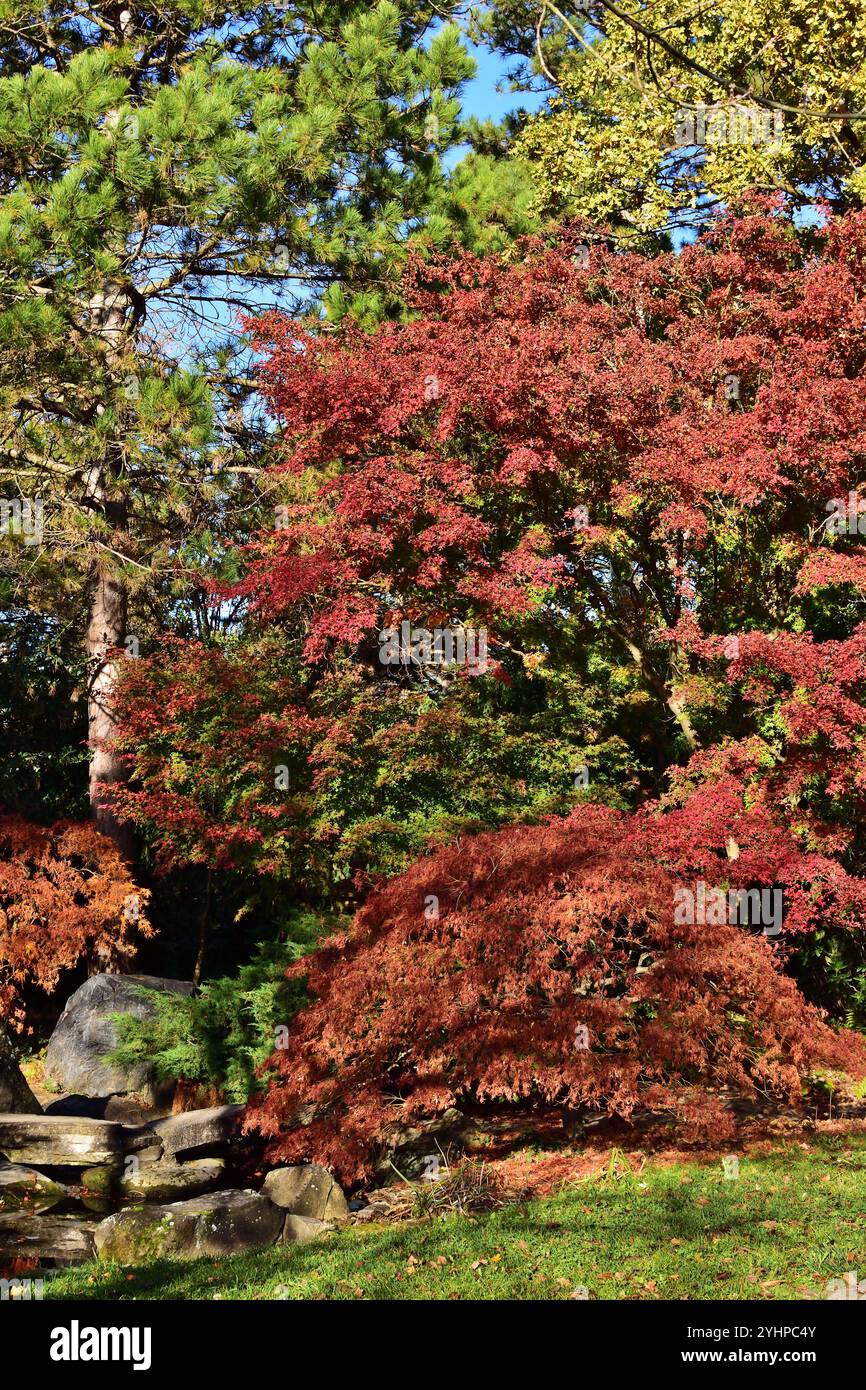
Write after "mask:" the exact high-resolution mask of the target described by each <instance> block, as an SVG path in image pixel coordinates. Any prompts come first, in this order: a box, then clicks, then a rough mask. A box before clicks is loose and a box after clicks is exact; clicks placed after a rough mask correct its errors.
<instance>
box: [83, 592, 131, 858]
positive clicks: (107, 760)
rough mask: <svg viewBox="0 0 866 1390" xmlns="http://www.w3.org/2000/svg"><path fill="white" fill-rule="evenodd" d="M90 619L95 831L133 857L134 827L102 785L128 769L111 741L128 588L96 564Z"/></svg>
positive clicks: (89, 723)
mask: <svg viewBox="0 0 866 1390" xmlns="http://www.w3.org/2000/svg"><path fill="white" fill-rule="evenodd" d="M89 603H90V613H89V617H90V621H89V624H88V628H87V660H88V673H89V680H88V690H87V726H88V727H87V734H88V744H89V746H90V809H91V814H92V815H93V819H94V820H95V822H96V826H97V829H99V830H101V831H102V833H103V835H108V836H109V838H110V839H112V840H113V841H114V843H115V844H116V845H117V847H118V849H119V850H120V852H121V854H123V855H125V856H126V858H127V859H131V858H132V834H131V831H130V828H129V827H128V826H126V825H122V824H120V822H119V821H118V820H117V817H116V816H115V814H114V811H113V809H112V806H111V798H110V793H106V791H105V789H104V787H100V784H101V783H102V784H106V783H107V784H111V783H112V782H122V781H123V780H124V777H125V771H124V768H123V765H122V763H121V762H120V761H119V759H118V758H117V756H116V754H115V753H113V752H112V750H111V748H110V746H109V744H110V740H111V739H112V737H113V736H114V732H115V723H114V718H113V716H112V713H111V704H110V701H111V692H112V690H113V688H114V683H115V680H116V679H117V652H116V650H115V649H116V648H118V647H122V646H123V643H124V639H125V637H126V587H125V585H124V584H123V582H122V580H120V579H118V578H117V577H116V576H114V575H111V574H109V573H106V571H105V570H104V569H103V568H101V567H95V568H94V571H93V573H92V575H91V580H90V590H89Z"/></svg>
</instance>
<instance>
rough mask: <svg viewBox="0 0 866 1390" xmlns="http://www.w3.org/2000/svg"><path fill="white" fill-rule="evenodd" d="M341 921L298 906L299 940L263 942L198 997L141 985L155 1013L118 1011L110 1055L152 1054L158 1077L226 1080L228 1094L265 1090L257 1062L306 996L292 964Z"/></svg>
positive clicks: (240, 1096) (294, 934)
mask: <svg viewBox="0 0 866 1390" xmlns="http://www.w3.org/2000/svg"><path fill="white" fill-rule="evenodd" d="M333 926H334V924H333V922H327V923H326V922H324V921H323V920H322V918H320V917H318V916H316V915H314V914H313V913H297V914H296V915H295V916H293V918H292V922H291V927H290V929H289V933H290V937H291V939H290V940H280V941H269V942H264V943H262V944H261V945H259V946H258V947H256V950H255V954H254V955H253V958H252V959H251V960H250V961H249V962H248V963H247V964H246V965H242V966H241V967H240V969H239V970H238V972H237V974H236V975H229V976H222V977H221V978H218V979H213V980H207V981H205V983H204V984H203V985H202V986H201V989H200V991H199V992H198V993H197V994H195V995H192V996H186V995H180V994H164V993H162V992H158V991H154V990H145V989H143V990H141V993H142V994H143V995H145V996H146V997H147V998H149V999H151V1000H152V1002H153V1004H154V1008H155V1012H154V1013H153V1014H152V1015H151V1017H150V1018H146V1019H138V1018H133V1017H132V1016H131V1015H129V1014H116V1015H114V1018H113V1021H114V1023H115V1026H116V1028H117V1035H118V1046H117V1047H116V1048H115V1049H114V1051H113V1052H112V1053H111V1054H110V1055H109V1058H108V1059H107V1060H108V1061H110V1062H112V1063H114V1064H119V1065H122V1066H131V1065H133V1064H136V1063H141V1062H143V1061H146V1062H149V1063H150V1065H151V1067H152V1069H153V1074H154V1077H155V1079H156V1080H158V1081H167V1080H173V1079H175V1078H179V1079H184V1080H188V1081H193V1082H198V1083H200V1084H201V1085H202V1086H212V1087H218V1088H219V1089H220V1090H221V1091H222V1093H223V1095H224V1096H225V1098H226V1100H230V1101H245V1100H247V1099H248V1098H249V1097H250V1096H251V1095H252V1094H253V1092H254V1091H256V1090H258V1089H259V1082H258V1080H257V1078H256V1075H255V1073H256V1068H257V1067H258V1066H259V1065H260V1064H261V1063H262V1062H263V1061H265V1059H266V1058H267V1057H268V1056H270V1054H271V1052H273V1050H274V1046H275V1041H276V1037H277V1029H278V1028H279V1027H280V1026H281V1025H284V1024H286V1023H288V1022H289V1020H290V1019H291V1018H293V1017H294V1015H295V1014H296V1013H297V1011H298V1009H299V1008H301V1007H302V1006H303V1004H304V1003H305V1002H306V992H305V986H304V981H303V980H291V981H290V980H287V979H286V970H287V969H288V967H289V966H290V965H291V964H292V963H293V962H294V961H297V960H298V959H300V957H301V956H303V955H305V954H306V952H307V951H309V950H311V949H312V948H313V947H314V946H315V944H316V942H317V941H318V940H319V938H320V937H321V936H322V935H323V934H325V933H326V932H327V931H330V930H332V929H333Z"/></svg>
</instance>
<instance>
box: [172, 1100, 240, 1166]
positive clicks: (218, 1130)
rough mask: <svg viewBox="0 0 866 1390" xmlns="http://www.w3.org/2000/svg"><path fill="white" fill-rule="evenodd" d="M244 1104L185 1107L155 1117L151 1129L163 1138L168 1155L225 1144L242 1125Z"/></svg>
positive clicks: (222, 1146) (215, 1147)
mask: <svg viewBox="0 0 866 1390" xmlns="http://www.w3.org/2000/svg"><path fill="white" fill-rule="evenodd" d="M243 1113H244V1107H243V1106H242V1105H214V1106H211V1107H210V1108H209V1109H207V1110H185V1111H183V1113H182V1114H180V1115H171V1116H170V1117H169V1119H167V1120H154V1121H153V1123H152V1125H151V1126H150V1127H151V1129H152V1130H153V1131H154V1132H155V1133H156V1135H157V1136H158V1138H159V1139H160V1141H161V1143H162V1147H163V1152H164V1154H165V1157H166V1158H174V1156H175V1155H176V1154H191V1153H196V1152H197V1151H199V1150H202V1149H217V1148H225V1147H226V1146H227V1145H228V1144H229V1142H230V1141H231V1140H232V1139H234V1138H235V1137H236V1135H237V1134H238V1131H239V1129H240V1121H241V1116H242V1115H243Z"/></svg>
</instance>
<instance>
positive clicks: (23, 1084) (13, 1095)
mask: <svg viewBox="0 0 866 1390" xmlns="http://www.w3.org/2000/svg"><path fill="white" fill-rule="evenodd" d="M0 1111H9V1112H10V1113H15V1114H18V1115H41V1114H42V1106H41V1105H40V1104H39V1101H38V1100H37V1099H36V1097H35V1096H34V1094H33V1092H32V1091H31V1089H30V1087H29V1086H28V1084H27V1080H26V1078H25V1076H24V1073H23V1072H22V1070H21V1068H20V1067H19V1065H18V1059H17V1057H16V1056H15V1049H14V1048H13V1046H12V1043H11V1041H10V1038H9V1034H8V1033H7V1032H6V1029H5V1028H4V1027H3V1025H2V1024H0Z"/></svg>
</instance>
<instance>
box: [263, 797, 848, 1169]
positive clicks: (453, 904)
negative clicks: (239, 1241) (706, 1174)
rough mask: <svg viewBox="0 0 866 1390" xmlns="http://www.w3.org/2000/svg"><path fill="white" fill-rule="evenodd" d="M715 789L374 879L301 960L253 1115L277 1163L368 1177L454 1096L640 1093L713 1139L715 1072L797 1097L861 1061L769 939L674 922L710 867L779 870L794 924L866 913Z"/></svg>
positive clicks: (718, 1077)
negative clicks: (281, 1044)
mask: <svg viewBox="0 0 866 1390" xmlns="http://www.w3.org/2000/svg"><path fill="white" fill-rule="evenodd" d="M714 797H715V800H713V799H712V798H710V797H709V796H704V795H702V794H700V793H698V794H696V797H695V798H694V799H693V800H691V801H690V802H688V803H687V804H686V805H684V806H683V807H681V808H680V809H679V810H678V811H673V812H668V813H667V814H663V815H660V814H659V813H658V810H657V809H656V808H653V809H652V810H648V811H647V812H645V813H642V814H640V815H638V816H634V817H627V816H622V815H620V814H619V813H616V812H612V811H609V810H606V809H602V808H600V807H595V806H591V805H587V806H584V807H581V808H579V809H578V810H576V811H575V812H574V813H573V814H572V815H571V816H569V817H568V818H566V819H559V820H556V821H554V822H553V823H551V824H550V825H547V826H544V827H529V828H525V827H522V828H514V829H509V830H503V831H500V832H497V833H492V834H484V835H480V836H478V837H476V838H473V839H470V840H467V841H466V842H465V843H463V844H458V845H456V846H453V847H449V848H448V849H445V850H441V851H440V852H438V853H437V854H436V855H434V856H432V857H430V858H428V859H424V860H422V861H420V862H418V863H417V864H416V865H414V866H413V867H412V868H411V869H410V870H409V871H408V872H407V873H405V874H403V875H402V876H401V877H399V878H397V879H395V880H394V881H392V882H391V883H389V884H388V885H387V886H385V887H384V888H382V889H381V890H380V891H378V892H377V893H376V894H375V895H374V896H373V897H372V898H371V899H370V900H369V901H368V902H367V903H366V904H365V906H364V907H363V908H362V909H361V910H360V911H359V913H358V914H357V916H356V918H355V921H354V925H353V927H352V929H351V931H350V932H349V933H348V934H347V935H342V936H340V937H336V938H334V939H333V940H332V941H330V942H329V943H327V945H326V946H325V948H323V949H322V950H321V951H319V952H318V953H317V954H316V955H315V956H314V957H312V958H311V959H307V960H305V961H303V962H300V963H299V964H298V966H297V968H296V969H297V973H298V974H304V975H307V976H308V986H309V989H310V991H311V993H312V995H313V1003H312V1004H311V1005H310V1007H308V1008H307V1009H306V1010H304V1011H302V1012H301V1013H300V1014H299V1015H298V1016H297V1017H296V1019H295V1020H294V1023H293V1024H292V1025H291V1030H290V1035H289V1038H288V1040H287V1046H286V1048H285V1049H284V1050H280V1051H279V1052H276V1053H274V1055H273V1056H272V1058H271V1059H270V1061H269V1063H268V1068H267V1069H268V1072H269V1076H270V1082H271V1085H270V1090H269V1092H268V1094H267V1095H266V1096H265V1097H264V1098H263V1099H262V1100H261V1101H258V1102H256V1103H255V1104H254V1105H253V1107H252V1108H251V1110H250V1112H249V1116H248V1124H250V1125H252V1126H254V1127H256V1128H258V1129H259V1130H260V1131H261V1132H262V1133H264V1134H265V1135H270V1136H272V1142H271V1146H270V1150H269V1152H270V1157H271V1158H272V1159H273V1160H274V1161H282V1160H288V1161H290V1162H294V1161H298V1160H303V1159H310V1158H315V1159H316V1160H318V1161H320V1162H322V1163H325V1164H328V1165H331V1166H332V1167H334V1169H335V1170H336V1171H337V1172H339V1173H340V1174H341V1175H342V1176H343V1177H344V1178H345V1179H346V1180H347V1181H353V1180H355V1179H357V1178H359V1177H360V1176H362V1175H363V1174H364V1173H365V1172H367V1171H369V1169H370V1166H371V1163H372V1161H373V1159H374V1157H375V1155H376V1152H377V1149H378V1148H379V1146H381V1144H382V1143H383V1142H384V1141H385V1139H386V1137H387V1134H388V1131H389V1127H390V1126H391V1125H392V1124H394V1123H395V1122H399V1123H406V1122H409V1121H412V1120H417V1119H418V1118H419V1117H421V1116H427V1117H429V1116H435V1115H437V1114H441V1113H442V1112H444V1111H445V1110H447V1109H448V1108H449V1107H451V1106H454V1105H457V1106H467V1105H468V1106H470V1107H472V1106H485V1107H489V1106H491V1105H494V1106H495V1105H509V1104H515V1103H521V1104H523V1105H533V1106H536V1107H540V1108H547V1109H551V1108H553V1107H557V1108H560V1107H561V1108H565V1109H566V1110H572V1111H574V1110H580V1109H581V1108H584V1107H587V1108H589V1109H592V1110H597V1111H601V1112H602V1113H607V1114H619V1115H622V1116H625V1117H627V1116H628V1115H629V1114H630V1113H631V1112H632V1110H633V1109H634V1108H635V1106H637V1105H645V1106H648V1107H650V1108H652V1109H655V1110H658V1111H662V1112H668V1113H670V1114H671V1115H673V1116H676V1117H678V1118H679V1119H681V1120H684V1121H685V1122H686V1123H687V1125H688V1126H689V1127H690V1129H691V1130H692V1131H695V1132H701V1131H704V1132H706V1131H707V1130H712V1132H713V1133H715V1134H716V1135H717V1136H718V1135H721V1134H724V1133H725V1132H726V1129H728V1130H729V1127H730V1120H729V1116H728V1115H727V1114H726V1112H725V1111H724V1110H723V1108H722V1106H721V1104H720V1101H719V1099H718V1097H717V1096H714V1095H712V1094H711V1093H710V1092H709V1091H708V1090H707V1087H719V1086H730V1087H732V1088H736V1089H737V1090H740V1091H746V1092H750V1091H752V1090H753V1089H754V1088H760V1089H761V1091H763V1092H765V1093H766V1092H769V1093H773V1094H775V1095H777V1096H779V1097H784V1098H786V1099H788V1100H791V1099H794V1098H797V1097H799V1096H800V1094H801V1091H802V1086H803V1081H804V1078H805V1076H806V1074H807V1073H808V1072H809V1070H810V1069H811V1068H813V1067H817V1066H824V1067H830V1068H838V1069H841V1070H845V1071H847V1072H848V1073H849V1074H852V1075H864V1074H866V1040H864V1039H863V1038H862V1037H861V1036H860V1035H859V1034H856V1033H853V1032H838V1033H837V1032H834V1031H833V1030H832V1029H831V1028H830V1027H829V1026H828V1025H827V1023H826V1022H825V1021H824V1019H823V1017H822V1016H821V1014H820V1012H819V1011H818V1010H816V1009H814V1008H813V1007H812V1006H811V1005H809V1004H807V1003H806V1001H805V1000H804V999H803V997H802V995H801V994H800V993H799V991H798V990H797V987H796V985H795V984H794V983H793V981H792V980H790V979H788V978H786V977H785V976H784V975H783V974H782V973H780V970H779V964H780V955H779V948H778V947H776V946H775V945H774V944H772V943H771V942H770V940H769V939H768V938H765V937H764V936H762V935H757V934H756V933H755V932H753V931H748V930H744V928H743V927H742V926H741V925H734V924H731V923H728V922H724V923H717V924H714V923H712V922H710V921H706V922H702V921H695V922H694V923H688V922H685V923H683V922H679V921H677V916H678V914H677V913H676V912H675V910H674V903H675V897H674V894H675V889H676V887H677V885H682V884H684V883H688V882H694V878H695V877H697V878H700V877H702V876H704V877H706V879H707V881H708V882H709V883H710V884H714V885H722V884H724V886H725V888H726V889H727V888H737V887H741V886H745V885H749V884H754V883H756V882H759V883H761V882H762V883H770V884H784V892H785V899H786V903H790V908H789V912H790V921H789V923H788V924H789V925H790V926H792V927H795V926H796V927H799V929H800V930H808V928H809V926H810V925H814V924H815V922H816V921H817V920H818V919H819V918H821V919H822V920H824V921H826V920H827V919H828V916H832V915H833V914H834V913H836V914H839V915H841V916H843V917H844V916H846V915H847V916H848V917H849V919H850V922H851V925H852V926H857V927H862V924H863V921H864V918H866V897H864V893H863V885H862V883H861V881H860V880H858V879H852V878H849V877H848V876H847V875H846V874H845V873H844V871H842V870H841V869H840V868H839V866H838V865H837V864H836V863H835V862H833V861H830V860H824V859H822V858H821V857H820V856H818V855H805V856H804V855H803V854H802V853H800V852H799V851H798V849H797V846H796V843H795V841H794V840H793V837H791V836H790V835H786V834H785V832H784V831H782V830H780V829H779V828H778V827H777V826H774V825H773V823H772V821H771V820H770V819H769V818H768V816H767V815H766V813H765V812H764V811H763V810H762V809H761V808H759V807H758V808H753V809H751V810H749V811H746V810H744V809H743V805H742V797H741V796H738V795H737V792H736V789H735V788H734V787H733V786H731V787H730V788H729V789H728V794H727V796H725V795H724V789H723V794H722V795H721V797H720V796H719V792H718V789H717V790H716V792H715V793H714ZM731 833H735V834H736V835H737V836H738V837H739V847H740V852H739V856H738V857H737V858H735V859H729V858H728V857H727V855H726V850H725V846H726V841H727V838H728V837H729V836H730V835H731ZM584 1030H585V1031H584ZM581 1040H582V1041H583V1042H584V1043H586V1044H587V1045H586V1046H581V1045H580V1043H581ZM310 1104H312V1105H313V1106H314V1107H315V1113H314V1117H313V1119H312V1121H311V1122H310V1123H305V1124H303V1125H298V1124H297V1115H298V1112H299V1111H300V1109H301V1107H302V1106H304V1105H310Z"/></svg>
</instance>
